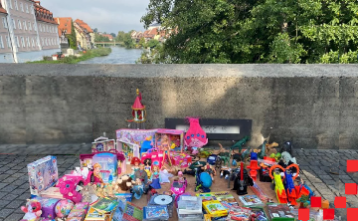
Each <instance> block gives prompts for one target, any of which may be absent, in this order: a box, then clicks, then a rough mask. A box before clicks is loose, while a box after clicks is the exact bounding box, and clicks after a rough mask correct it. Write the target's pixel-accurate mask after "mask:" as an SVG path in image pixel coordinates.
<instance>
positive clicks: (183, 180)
mask: <svg viewBox="0 0 358 221" xmlns="http://www.w3.org/2000/svg"><path fill="white" fill-rule="evenodd" d="M178 182H179V183H185V177H184V175H183V172H181V171H179V172H178Z"/></svg>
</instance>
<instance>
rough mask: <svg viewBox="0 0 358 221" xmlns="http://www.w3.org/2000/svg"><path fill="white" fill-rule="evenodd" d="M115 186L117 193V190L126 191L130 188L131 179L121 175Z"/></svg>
mask: <svg viewBox="0 0 358 221" xmlns="http://www.w3.org/2000/svg"><path fill="white" fill-rule="evenodd" d="M117 185H118V187H117V191H119V189H120V190H122V191H128V190H130V189H131V188H132V178H131V177H130V176H128V175H123V176H122V177H120V178H118V179H117ZM118 188H119V189H118Z"/></svg>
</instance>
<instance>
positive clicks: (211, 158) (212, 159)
mask: <svg viewBox="0 0 358 221" xmlns="http://www.w3.org/2000/svg"><path fill="white" fill-rule="evenodd" d="M218 157H219V156H218V155H216V154H211V155H210V156H209V157H208V159H207V162H208V163H209V164H210V165H215V164H216V161H217V160H218Z"/></svg>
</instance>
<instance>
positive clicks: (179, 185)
mask: <svg viewBox="0 0 358 221" xmlns="http://www.w3.org/2000/svg"><path fill="white" fill-rule="evenodd" d="M187 185H188V183H187V180H186V179H185V178H184V182H181V181H179V180H174V181H173V183H172V186H171V187H170V190H171V191H172V193H174V194H175V199H174V200H175V203H177V201H178V199H179V197H180V196H181V195H182V194H183V193H185V190H186V187H187Z"/></svg>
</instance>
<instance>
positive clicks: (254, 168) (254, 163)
mask: <svg viewBox="0 0 358 221" xmlns="http://www.w3.org/2000/svg"><path fill="white" fill-rule="evenodd" d="M247 168H248V169H250V176H251V178H252V179H253V180H254V181H256V177H257V170H259V169H260V167H259V166H258V162H257V160H251V161H250V165H249V166H247Z"/></svg>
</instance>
